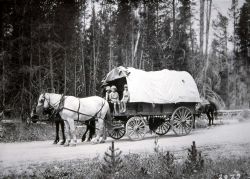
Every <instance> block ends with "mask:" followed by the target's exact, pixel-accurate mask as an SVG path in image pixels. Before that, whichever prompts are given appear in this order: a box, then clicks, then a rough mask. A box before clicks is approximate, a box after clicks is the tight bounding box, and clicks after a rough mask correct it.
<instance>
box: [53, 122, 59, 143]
mask: <svg viewBox="0 0 250 179" xmlns="http://www.w3.org/2000/svg"><path fill="white" fill-rule="evenodd" d="M55 123H56V139H55V141H54V143H53V144H57V143H58V142H59V121H57V120H56V121H55Z"/></svg>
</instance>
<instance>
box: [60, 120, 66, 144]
mask: <svg viewBox="0 0 250 179" xmlns="http://www.w3.org/2000/svg"><path fill="white" fill-rule="evenodd" d="M60 124H61V130H62V136H63V141H62V142H61V145H63V144H64V143H65V141H66V137H65V131H64V121H63V120H61V119H60Z"/></svg>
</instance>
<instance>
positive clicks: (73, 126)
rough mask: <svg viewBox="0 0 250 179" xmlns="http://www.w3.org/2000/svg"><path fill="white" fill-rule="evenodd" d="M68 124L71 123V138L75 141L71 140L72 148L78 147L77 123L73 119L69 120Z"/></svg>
mask: <svg viewBox="0 0 250 179" xmlns="http://www.w3.org/2000/svg"><path fill="white" fill-rule="evenodd" d="M68 123H69V130H70V134H71V138H72V139H73V140H71V143H70V146H76V142H77V141H76V130H75V123H74V120H73V119H68Z"/></svg>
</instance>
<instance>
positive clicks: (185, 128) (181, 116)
mask: <svg viewBox="0 0 250 179" xmlns="http://www.w3.org/2000/svg"><path fill="white" fill-rule="evenodd" d="M172 120H173V124H172V126H173V130H174V132H175V133H176V134H177V135H186V134H188V133H189V132H190V131H191V129H192V123H193V114H192V112H191V111H190V109H188V108H187V107H183V106H182V107H179V108H177V109H176V110H175V112H174V113H173V115H172Z"/></svg>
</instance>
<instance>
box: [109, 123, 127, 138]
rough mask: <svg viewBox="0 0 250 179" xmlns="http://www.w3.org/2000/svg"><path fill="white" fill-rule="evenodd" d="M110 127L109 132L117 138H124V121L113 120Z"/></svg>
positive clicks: (112, 136)
mask: <svg viewBox="0 0 250 179" xmlns="http://www.w3.org/2000/svg"><path fill="white" fill-rule="evenodd" d="M109 128H110V129H109V130H108V134H109V136H110V137H111V138H113V139H115V140H118V139H120V138H122V137H123V136H124V135H125V133H126V130H125V124H124V123H123V122H122V121H112V122H111V126H109Z"/></svg>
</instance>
